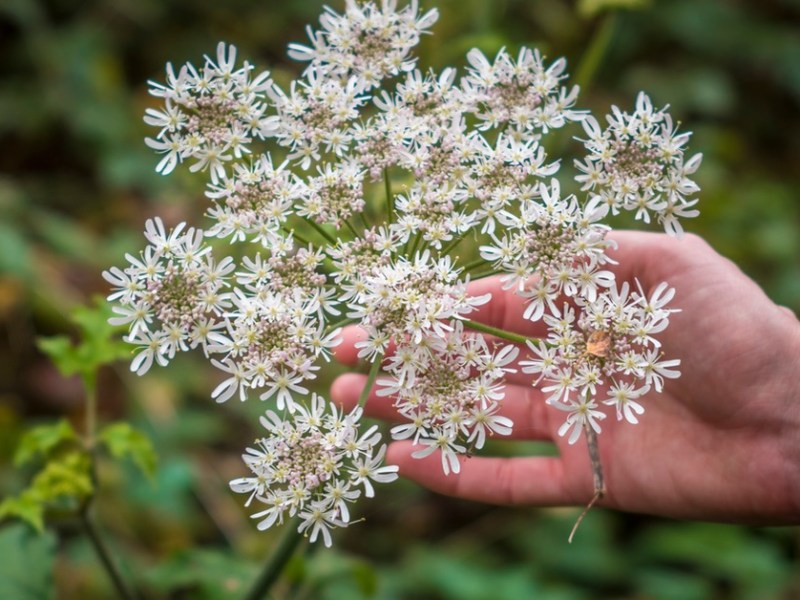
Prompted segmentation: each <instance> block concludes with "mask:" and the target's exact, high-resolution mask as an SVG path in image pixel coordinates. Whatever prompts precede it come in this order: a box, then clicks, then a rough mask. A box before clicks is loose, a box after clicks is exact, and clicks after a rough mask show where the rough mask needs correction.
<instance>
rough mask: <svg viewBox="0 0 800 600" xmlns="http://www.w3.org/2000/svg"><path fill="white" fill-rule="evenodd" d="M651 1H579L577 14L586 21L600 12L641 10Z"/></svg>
mask: <svg viewBox="0 0 800 600" xmlns="http://www.w3.org/2000/svg"><path fill="white" fill-rule="evenodd" d="M651 4H652V0H580V1H579V2H578V14H579V15H581V16H582V17H585V18H587V19H591V18H592V17H594V16H596V15H599V14H600V13H602V12H607V11H612V10H620V9H623V10H642V9H645V8H647V7H649V6H650V5H651Z"/></svg>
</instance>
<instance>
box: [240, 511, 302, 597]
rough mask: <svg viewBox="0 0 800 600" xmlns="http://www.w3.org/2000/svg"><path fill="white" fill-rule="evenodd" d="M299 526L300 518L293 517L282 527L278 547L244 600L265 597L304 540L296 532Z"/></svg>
mask: <svg viewBox="0 0 800 600" xmlns="http://www.w3.org/2000/svg"><path fill="white" fill-rule="evenodd" d="M299 524H300V518H299V517H295V518H294V519H291V520H290V521H289V522H288V523H286V525H284V527H285V528H286V529H285V531H284V532H283V535H282V536H281V539H280V540H279V541H278V546H277V547H276V548H275V550H274V551H273V552H272V554H270V556H269V558H268V559H267V562H265V563H264V567H263V568H262V569H261V573H259V574H258V577H257V578H256V580H255V581H254V582H253V585H252V587H251V588H250V591H249V592H247V594H246V595H245V596H244V600H261V598H264V596H266V595H267V593H268V592H269V590H270V588H272V585H273V584H274V583H275V581H277V579H278V577H280V574H281V573H282V572H283V568H284V567H285V566H286V563H287V562H289V559H290V558H291V557H292V554H294V551H295V548H297V545H298V544H299V543H300V540H302V539H303V538H304V536H303V534H301V533H300V532H299V531H297V527H298V525H299Z"/></svg>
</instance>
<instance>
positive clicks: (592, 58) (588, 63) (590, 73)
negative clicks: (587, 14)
mask: <svg viewBox="0 0 800 600" xmlns="http://www.w3.org/2000/svg"><path fill="white" fill-rule="evenodd" d="M615 23H616V15H615V14H614V13H613V12H611V13H608V14H607V15H606V16H605V18H604V19H603V22H602V23H601V24H600V26H599V27H598V28H597V30H596V31H595V33H594V36H592V41H591V42H589V48H588V49H587V50H586V52H585V53H584V55H583V57H582V58H581V62H580V63H579V64H578V68H577V69H576V71H575V83H576V84H577V85H578V86H580V88H581V91H582V92H583V91H585V90H586V89H587V88H589V86H590V85H591V84H592V82H593V81H594V77H595V75H597V71H598V69H599V68H600V63H601V62H602V61H603V57H604V56H605V54H606V52H607V51H608V47H609V45H610V44H611V39H612V37H613V34H614V25H615Z"/></svg>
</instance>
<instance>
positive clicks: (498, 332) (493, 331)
mask: <svg viewBox="0 0 800 600" xmlns="http://www.w3.org/2000/svg"><path fill="white" fill-rule="evenodd" d="M461 321H462V322H463V323H464V327H466V328H467V329H472V330H474V331H480V332H481V333H488V334H489V335H493V336H495V337H499V338H502V339H504V340H508V341H509V342H515V343H517V344H524V343H526V342H528V341H536V340H538V339H539V338H531V337H527V336H524V335H520V334H518V333H514V332H513V331H506V330H505V329H498V328H497V327H492V326H491V325H484V324H483V323H478V322H477V321H470V320H469V319H462V320H461Z"/></svg>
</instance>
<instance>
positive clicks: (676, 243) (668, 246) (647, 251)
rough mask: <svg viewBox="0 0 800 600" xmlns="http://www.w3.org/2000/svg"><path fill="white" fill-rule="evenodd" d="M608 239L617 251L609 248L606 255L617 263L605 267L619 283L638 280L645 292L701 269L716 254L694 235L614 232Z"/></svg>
mask: <svg viewBox="0 0 800 600" xmlns="http://www.w3.org/2000/svg"><path fill="white" fill-rule="evenodd" d="M608 239H610V240H612V241H614V242H615V243H616V248H610V249H609V250H608V251H607V255H608V256H609V258H611V259H612V260H614V261H615V262H616V263H617V264H612V265H608V266H607V267H604V268H608V269H609V270H610V271H612V272H613V273H614V274H615V275H616V278H617V281H618V282H623V281H629V282H633V281H634V280H639V281H640V282H641V284H642V287H643V289H644V290H645V292H647V291H649V290H650V289H651V288H653V287H655V286H657V285H659V284H660V283H661V282H663V281H672V280H673V279H674V278H675V276H676V275H680V274H682V273H684V272H686V271H687V269H689V267H693V268H696V267H697V266H701V263H702V262H703V259H704V257H707V258H709V259H712V258H714V257H715V255H716V253H715V252H714V251H713V250H711V247H710V246H709V245H708V244H707V243H706V242H705V241H704V240H703V239H702V238H700V237H698V236H696V235H692V234H686V235H684V236H681V237H680V238H675V237H672V236H669V235H666V234H664V233H652V232H644V231H614V232H612V233H610V234H609V236H608ZM687 261H689V262H687Z"/></svg>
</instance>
